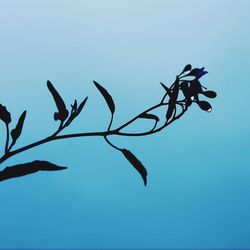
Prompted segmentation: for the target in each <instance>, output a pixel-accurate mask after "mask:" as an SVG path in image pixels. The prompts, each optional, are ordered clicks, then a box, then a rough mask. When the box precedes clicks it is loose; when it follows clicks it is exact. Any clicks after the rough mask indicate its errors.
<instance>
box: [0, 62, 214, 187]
mask: <svg viewBox="0 0 250 250" xmlns="http://www.w3.org/2000/svg"><path fill="white" fill-rule="evenodd" d="M206 73H207V72H206V71H204V68H194V69H192V66H191V65H190V64H188V65H186V66H185V67H184V69H183V71H182V72H181V73H180V74H179V75H177V76H176V79H175V81H174V83H173V84H172V85H171V86H170V87H167V86H166V85H165V84H164V83H161V85H162V87H163V89H164V94H163V97H162V98H161V100H160V101H159V102H158V103H156V104H155V105H153V106H151V107H149V108H147V109H145V110H144V111H142V112H141V113H139V114H137V115H135V116H134V117H133V118H131V119H130V120H128V121H126V122H124V123H123V124H121V125H120V126H118V127H116V128H112V123H113V120H114V115H115V103H114V100H113V98H112V96H111V95H110V94H109V93H108V91H107V90H106V89H105V88H104V87H103V86H101V85H100V84H99V83H97V82H96V81H94V84H95V86H96V88H97V89H98V90H99V92H100V93H101V94H102V96H103V98H104V100H105V102H106V104H107V106H108V108H109V111H110V114H111V117H110V122H109V124H108V127H107V129H106V130H103V131H97V132H79V133H71V134H62V132H63V130H64V129H65V128H66V127H68V126H69V125H70V124H71V123H72V122H73V121H74V120H75V118H76V117H77V116H78V115H79V114H80V113H81V111H82V110H83V108H84V106H85V104H86V102H87V100H88V97H86V98H85V99H84V100H83V101H82V102H81V103H80V104H79V105H78V104H77V100H75V101H74V103H73V104H72V105H71V110H70V112H69V111H68V109H67V107H66V105H65V102H64V100H63V98H62V97H61V96H60V94H59V93H58V91H57V90H56V89H55V87H54V86H53V85H52V83H51V82H50V81H48V82H47V87H48V89H49V91H50V93H51V95H52V97H53V99H54V102H55V104H56V107H57V112H55V113H54V120H55V121H59V125H58V127H57V129H56V130H55V131H54V132H53V133H52V134H51V135H49V136H47V137H45V138H43V139H41V140H38V141H35V142H33V143H30V144H28V145H26V146H23V147H20V148H17V149H14V150H13V149H12V148H13V146H14V145H15V144H16V141H17V139H18V138H19V137H20V135H21V133H22V129H23V124H24V121H25V117H26V111H24V112H23V113H22V115H21V116H20V118H19V120H18V122H17V125H16V127H15V128H14V129H13V130H12V131H11V133H9V124H10V122H11V117H10V113H9V112H8V111H7V109H6V107H5V106H2V105H1V104H0V119H1V120H2V121H3V122H4V123H5V125H6V143H5V151H4V154H3V155H2V157H1V158H0V164H1V163H3V162H5V161H6V160H7V159H9V158H11V157H13V156H15V155H17V154H20V153H22V152H24V151H27V150H30V149H32V148H35V147H37V146H40V145H42V144H46V143H49V142H51V141H55V140H62V139H70V138H77V137H93V136H99V137H103V138H104V140H105V141H106V142H107V143H108V145H110V146H111V147H112V148H114V149H116V150H118V151H119V152H122V154H123V155H124V157H125V158H126V159H127V160H128V161H129V162H130V163H131V165H132V166H133V167H134V168H135V169H136V170H137V171H138V173H139V174H140V175H141V177H142V179H143V181H144V184H145V185H146V184H147V170H146V168H145V167H144V166H143V164H142V163H141V162H140V161H139V160H138V159H137V158H136V156H135V155H134V154H133V153H132V152H130V151H129V150H127V149H123V148H120V147H118V146H116V145H115V144H113V143H112V142H111V141H110V139H109V136H111V135H116V136H131V137H139V136H147V135H152V134H155V133H158V132H160V131H162V130H163V129H165V128H166V127H168V126H169V125H170V124H172V123H173V122H175V121H176V120H178V119H180V118H181V117H182V116H183V115H184V114H185V113H186V112H187V110H188V108H189V107H190V106H191V104H192V103H196V104H197V105H198V106H199V107H200V108H201V109H202V110H205V111H208V112H209V111H210V110H211V105H210V104H209V103H208V102H206V101H201V100H200V99H199V95H200V94H202V95H204V96H206V97H209V98H215V97H216V93H215V92H214V91H204V90H203V89H206V88H205V87H203V86H202V85H201V84H200V81H199V79H200V78H201V77H202V76H203V75H205V74H206ZM190 77H193V79H191V80H190ZM158 108H165V110H166V116H165V117H163V118H162V117H161V118H160V117H158V116H157V115H155V114H154V113H155V111H157V109H158ZM141 119H144V120H152V121H154V123H153V126H152V128H150V129H148V130H147V131H144V132H140V131H137V132H133V133H131V132H124V130H125V129H126V128H128V127H129V126H130V125H132V124H133V123H134V122H136V121H137V120H141ZM159 123H160V125H159ZM10 134H11V137H12V142H11V144H10V145H9V142H10ZM25 166H26V167H27V165H25ZM28 166H29V164H28ZM51 166H52V165H51ZM40 169H41V166H40ZM36 171H37V169H36ZM28 172H29V171H28ZM30 172H32V171H30ZM33 172H34V169H33ZM5 174H6V173H5ZM15 176H18V174H16V175H15Z"/></svg>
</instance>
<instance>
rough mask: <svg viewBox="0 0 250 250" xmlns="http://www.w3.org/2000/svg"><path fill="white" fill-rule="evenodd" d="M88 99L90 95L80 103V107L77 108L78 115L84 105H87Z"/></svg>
mask: <svg viewBox="0 0 250 250" xmlns="http://www.w3.org/2000/svg"><path fill="white" fill-rule="evenodd" d="M87 100H88V97H86V98H85V99H84V100H83V101H82V102H81V103H80V105H79V107H78V108H77V110H76V115H79V114H80V113H81V111H82V109H83V107H84V106H85V104H86V102H87Z"/></svg>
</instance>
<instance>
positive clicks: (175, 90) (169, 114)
mask: <svg viewBox="0 0 250 250" xmlns="http://www.w3.org/2000/svg"><path fill="white" fill-rule="evenodd" d="M178 94H179V80H178V78H177V77H176V80H175V82H174V86H173V91H172V93H171V95H170V99H169V105H168V111H167V115H166V119H167V120H169V119H170V118H171V117H172V115H173V112H174V110H175V105H176V101H177V98H178Z"/></svg>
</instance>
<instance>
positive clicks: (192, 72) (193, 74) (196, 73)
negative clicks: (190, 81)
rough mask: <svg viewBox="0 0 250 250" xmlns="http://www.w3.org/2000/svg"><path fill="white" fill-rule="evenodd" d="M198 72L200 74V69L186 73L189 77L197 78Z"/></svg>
mask: <svg viewBox="0 0 250 250" xmlns="http://www.w3.org/2000/svg"><path fill="white" fill-rule="evenodd" d="M199 72H200V69H199V68H194V69H192V70H191V71H190V72H189V73H188V75H189V76H197V75H198V73H199Z"/></svg>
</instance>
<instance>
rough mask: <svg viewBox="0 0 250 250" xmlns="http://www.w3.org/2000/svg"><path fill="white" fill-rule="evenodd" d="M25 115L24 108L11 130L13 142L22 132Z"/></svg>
mask: <svg viewBox="0 0 250 250" xmlns="http://www.w3.org/2000/svg"><path fill="white" fill-rule="evenodd" d="M25 117H26V110H25V111H24V112H23V113H22V114H21V116H20V117H19V119H18V122H17V125H16V127H15V128H14V129H13V130H12V131H11V137H12V143H13V144H15V142H16V140H17V139H18V138H19V136H20V135H21V133H22V130H23V124H24V120H25Z"/></svg>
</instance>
